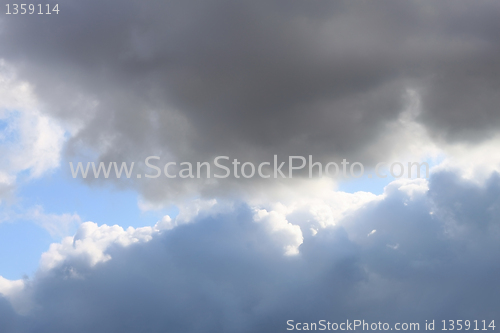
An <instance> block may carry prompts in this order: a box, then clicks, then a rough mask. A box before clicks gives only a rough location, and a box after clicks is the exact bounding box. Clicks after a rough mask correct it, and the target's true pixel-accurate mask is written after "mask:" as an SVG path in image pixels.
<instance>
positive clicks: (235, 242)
mask: <svg viewBox="0 0 500 333" xmlns="http://www.w3.org/2000/svg"><path fill="white" fill-rule="evenodd" d="M488 184H489V185H487V186H485V187H480V186H477V185H474V184H472V183H470V182H466V181H463V180H461V179H460V178H459V177H458V176H456V175H453V174H450V173H439V174H437V175H435V176H434V177H433V179H432V180H431V182H430V190H429V191H428V192H427V193H426V194H421V195H416V196H414V197H413V199H411V198H410V197H408V196H407V195H406V194H404V193H403V192H401V191H400V190H398V188H397V187H390V188H388V190H387V192H386V194H387V197H386V198H385V199H384V200H383V201H379V202H372V203H371V204H369V205H368V206H366V207H365V208H363V209H361V210H359V211H357V212H355V213H354V214H353V215H351V216H350V217H348V219H347V220H346V221H343V222H342V223H341V224H340V225H339V226H336V227H328V228H325V229H321V230H319V232H318V234H316V235H315V236H311V235H310V234H308V233H306V232H304V237H305V239H304V243H303V244H302V245H301V246H300V254H299V255H297V256H284V255H283V248H282V247H281V245H279V244H277V242H275V241H274V240H273V239H272V237H270V236H269V233H268V232H267V231H266V230H265V228H264V226H263V225H262V224H259V223H255V222H254V221H253V219H252V214H253V213H252V211H251V210H250V209H249V208H248V207H247V206H246V205H245V204H240V205H239V206H238V205H237V206H235V208H234V209H232V210H229V211H226V212H222V213H218V214H215V215H201V216H200V217H198V218H197V219H196V221H193V222H194V223H191V224H186V225H183V226H179V227H177V228H175V229H173V230H170V231H167V232H164V233H163V234H160V235H158V236H157V237H154V238H153V240H151V241H150V242H148V243H142V244H135V245H132V246H129V247H127V248H122V247H120V246H117V247H114V248H111V249H110V250H108V253H109V254H111V256H112V257H113V259H111V260H110V261H107V262H105V263H100V264H98V265H97V266H95V267H92V268H90V267H89V266H88V264H87V263H86V262H85V261H81V260H78V259H77V258H76V257H73V258H69V259H67V260H66V261H65V262H64V263H63V264H61V265H59V266H58V267H56V268H54V269H53V270H52V271H50V272H48V273H46V274H44V275H39V276H38V277H36V278H34V279H33V280H32V281H31V282H30V283H28V287H27V288H28V291H29V292H30V293H32V295H33V299H34V306H33V309H32V311H31V312H30V313H29V314H27V315H26V316H23V317H22V320H19V321H18V322H16V320H18V319H19V317H18V316H17V315H14V314H12V311H11V310H9V309H8V308H7V309H6V311H7V312H4V311H2V312H1V314H0V315H3V314H4V313H9V311H10V313H11V315H9V318H4V320H2V321H1V322H0V328H1V329H2V332H35V331H36V332H55V331H71V332H89V331H93V332H113V331H120V332H137V331H153V332H156V331H162V332H255V331H260V332H285V331H286V328H287V327H286V320H288V319H293V320H295V321H300V322H311V321H318V320H321V319H327V320H329V321H331V322H334V321H339V322H340V321H345V320H347V319H350V320H354V319H365V320H367V321H370V322H378V321H382V322H389V323H395V322H404V321H406V322H420V324H421V325H423V323H425V320H432V319H435V320H436V321H438V323H439V322H440V320H442V319H450V318H454V319H458V318H460V319H464V320H465V319H469V320H474V319H477V320H483V319H484V320H487V321H488V323H489V321H490V320H494V319H497V318H496V316H498V309H499V306H500V303H499V300H498V297H497V295H498V293H499V292H500V290H499V286H498V283H497V276H498V274H499V273H500V265H499V261H498V258H497V253H498V251H499V243H498V237H499V233H500V226H499V220H498V216H499V209H500V197H499V193H500V177H499V176H498V174H495V175H494V176H492V178H491V179H490V181H489V182H488ZM456 207H459V208H458V209H457V208H456ZM450 211H451V212H453V213H452V214H450ZM430 212H432V213H433V214H430ZM374 229H375V230H377V231H376V232H375V233H373V234H371V235H370V236H367V235H368V234H369V233H370V232H371V231H372V230H374ZM304 231H305V230H304ZM75 272H76V273H77V274H78V276H77V277H74V273H75ZM0 304H3V303H0ZM3 306H6V305H3Z"/></svg>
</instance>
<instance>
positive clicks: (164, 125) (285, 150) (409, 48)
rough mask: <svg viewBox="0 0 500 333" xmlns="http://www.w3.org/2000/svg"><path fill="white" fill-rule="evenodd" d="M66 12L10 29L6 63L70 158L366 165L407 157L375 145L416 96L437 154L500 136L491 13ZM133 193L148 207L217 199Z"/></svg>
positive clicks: (177, 8)
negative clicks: (306, 159)
mask: <svg viewBox="0 0 500 333" xmlns="http://www.w3.org/2000/svg"><path fill="white" fill-rule="evenodd" d="M59 7H60V9H61V12H60V14H58V15H52V16H49V15H33V16H29V17H28V16H26V17H22V18H19V17H15V16H14V15H12V16H8V15H4V16H2V18H1V21H0V24H1V25H0V27H1V28H0V29H1V30H0V45H1V46H0V52H1V53H0V56H1V57H2V58H4V59H5V60H6V61H7V62H8V63H9V64H12V65H13V66H14V67H15V68H16V70H17V73H18V75H19V77H20V78H21V79H24V80H26V81H28V82H29V83H30V84H31V85H32V86H33V89H34V92H35V93H36V95H37V96H38V98H39V99H40V101H41V103H42V105H43V111H44V112H46V113H47V114H50V115H52V116H53V117H56V118H58V119H60V120H62V121H64V122H66V123H67V124H70V125H71V126H72V128H75V129H77V130H75V132H74V133H75V135H73V136H72V137H71V138H70V140H69V142H68V144H67V146H66V158H68V159H75V158H80V159H81V158H82V156H85V154H86V152H88V149H90V150H91V151H93V152H94V153H93V155H92V154H91V155H92V156H93V157H97V159H99V160H102V161H141V160H144V158H145V157H146V156H149V155H153V154H156V155H158V156H161V157H162V158H164V159H165V160H169V161H170V160H176V161H181V160H182V161H205V160H210V159H211V158H213V157H214V156H218V155H229V156H231V157H234V158H239V159H240V160H241V159H243V160H247V161H248V160H250V161H266V160H269V159H270V158H271V157H272V155H273V154H277V153H279V154H283V155H284V156H287V155H302V156H307V155H313V156H315V158H317V160H320V161H327V160H338V159H339V158H348V159H350V160H351V161H362V162H363V163H366V164H367V165H373V163H375V162H378V161H383V160H384V158H387V157H388V155H389V154H391V153H393V152H394V151H395V150H397V151H401V149H404V148H401V147H396V146H394V147H391V146H390V145H387V144H385V145H383V146H382V145H378V146H374V145H373V143H374V142H378V141H380V140H384V137H386V136H387V135H390V134H391V133H388V132H390V131H391V130H392V127H388V124H390V123H393V122H396V121H397V120H398V117H400V115H401V114H402V113H403V112H404V111H405V110H406V109H408V107H409V104H411V103H410V102H409V97H408V91H412V92H414V93H415V94H416V96H417V97H418V100H419V105H420V106H419V108H420V110H419V112H418V114H416V115H415V119H414V120H415V121H416V122H417V123H419V124H421V125H422V126H424V128H425V131H427V133H428V135H429V136H430V137H431V138H432V139H433V140H435V141H436V142H447V143H454V142H476V143H477V142H481V141H483V140H486V139H489V138H491V137H492V136H493V135H494V134H495V133H497V131H498V126H499V125H500V117H499V115H500V113H499V112H498V105H499V102H500V101H499V98H500V97H499V95H498V90H499V88H500V72H499V71H500V63H499V61H500V60H499V59H500V40H499V38H500V37H499V35H498V31H499V29H500V23H499V20H498V14H499V13H500V5H499V3H498V2H496V1H486V0H485V1H476V2H474V3H471V2H469V1H437V2H436V1H432V2H431V1H406V2H399V1H379V2H376V3H374V2H367V1H315V2H314V3H304V2H302V1H294V0H293V1H252V2H231V1H219V0H210V1H189V2H186V1H165V2H157V1H142V2H123V1H122V2H118V1H85V2H77V1H63V2H60V3H59ZM68 126H69V125H68ZM406 140H411V138H410V139H408V138H399V139H398V138H396V139H392V142H397V141H399V142H403V143H404V142H406ZM384 142H386V141H384ZM403 146H404V145H403ZM228 183H229V182H228ZM219 185H220V184H219ZM133 186H134V187H136V188H140V189H141V191H142V192H143V193H144V195H145V196H146V197H147V198H149V199H151V200H160V199H161V198H163V197H170V198H171V199H172V197H175V196H179V195H182V194H183V193H186V192H189V193H191V194H190V195H192V194H193V193H199V192H202V193H205V192H207V193H209V194H208V195H214V193H216V195H220V193H218V192H217V191H218V190H219V191H220V188H221V187H220V186H217V187H215V188H214V187H211V186H210V185H209V184H208V185H207V184H201V185H200V184H198V183H197V185H196V186H194V187H195V188H196V189H195V190H194V192H193V191H191V190H190V188H192V187H193V186H192V185H186V182H184V183H182V184H180V183H179V182H175V181H170V182H164V183H162V186H148V185H145V184H144V183H135V184H134V185H133ZM245 186H246V185H245ZM159 188H161V189H165V190H160V189H159ZM190 191H191V192H190ZM222 192H224V191H222Z"/></svg>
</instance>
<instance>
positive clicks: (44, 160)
mask: <svg viewBox="0 0 500 333" xmlns="http://www.w3.org/2000/svg"><path fill="white" fill-rule="evenodd" d="M41 108H42V106H41V103H40V101H39V99H38V98H37V97H36V95H35V94H34V92H33V86H32V85H30V84H29V83H28V82H26V81H23V80H21V79H20V78H19V77H18V76H17V74H16V72H15V70H14V69H13V68H12V66H9V65H8V64H7V63H6V62H5V61H4V60H3V59H1V58H0V154H1V155H2V156H3V158H2V159H1V161H0V198H2V197H9V195H11V194H12V190H13V189H14V188H15V186H16V179H17V177H18V175H19V174H20V173H21V172H27V174H28V175H29V177H30V178H38V177H40V176H42V175H43V174H44V173H46V172H48V171H50V170H53V169H55V168H57V167H58V166H59V163H60V160H61V154H62V147H63V144H64V141H65V137H64V135H65V130H64V129H63V128H62V126H61V125H60V123H59V122H58V121H57V120H55V119H54V118H53V117H50V116H49V115H47V114H46V113H44V112H42V110H41Z"/></svg>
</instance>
